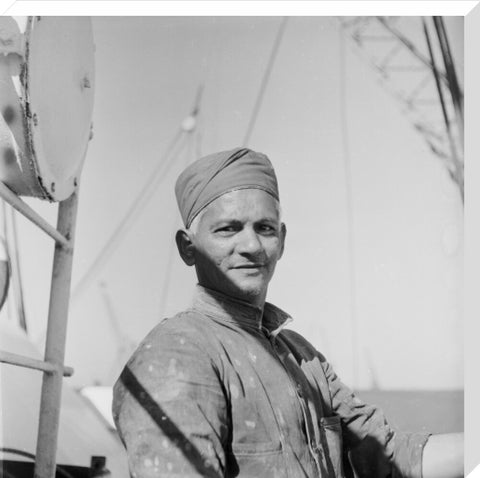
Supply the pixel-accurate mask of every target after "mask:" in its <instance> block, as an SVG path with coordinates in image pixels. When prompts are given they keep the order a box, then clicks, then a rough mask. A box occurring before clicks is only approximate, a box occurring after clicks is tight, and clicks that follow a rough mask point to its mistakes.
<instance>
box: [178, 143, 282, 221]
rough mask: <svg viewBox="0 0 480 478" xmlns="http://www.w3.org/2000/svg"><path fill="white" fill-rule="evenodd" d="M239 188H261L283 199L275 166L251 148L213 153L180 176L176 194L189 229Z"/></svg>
mask: <svg viewBox="0 0 480 478" xmlns="http://www.w3.org/2000/svg"><path fill="white" fill-rule="evenodd" d="M237 189H261V190H263V191H266V192H267V193H269V194H271V195H272V196H273V197H274V198H275V199H277V200H278V199H279V195H278V184H277V178H276V176H275V171H274V170H273V166H272V163H271V162H270V160H269V159H268V158H267V156H265V155H264V154H262V153H256V152H255V151H252V150H250V149H247V148H236V149H232V150H230V151H222V152H220V153H214V154H210V155H208V156H205V157H203V158H200V159H198V160H197V161H195V162H194V163H192V164H191V165H190V166H188V167H187V168H186V169H185V170H184V171H183V172H182V173H181V174H180V176H179V177H178V179H177V182H176V184H175V195H176V197H177V203H178V208H179V209H180V214H181V216H182V219H183V223H184V224H185V227H187V228H188V227H190V224H192V221H193V219H194V218H195V216H197V214H198V213H199V212H200V211H201V210H202V209H203V208H205V207H206V206H208V205H209V204H210V203H211V202H212V201H214V200H215V199H217V198H218V197H220V196H221V195H222V194H225V193H228V192H230V191H235V190H237Z"/></svg>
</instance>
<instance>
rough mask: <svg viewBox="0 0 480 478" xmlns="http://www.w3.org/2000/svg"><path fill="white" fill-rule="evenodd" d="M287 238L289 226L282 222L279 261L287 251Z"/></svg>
mask: <svg viewBox="0 0 480 478" xmlns="http://www.w3.org/2000/svg"><path fill="white" fill-rule="evenodd" d="M286 237H287V226H285V224H284V223H283V222H282V225H281V226H280V241H281V249H280V256H279V257H278V258H279V259H280V258H281V257H282V256H283V251H284V250H285V238H286Z"/></svg>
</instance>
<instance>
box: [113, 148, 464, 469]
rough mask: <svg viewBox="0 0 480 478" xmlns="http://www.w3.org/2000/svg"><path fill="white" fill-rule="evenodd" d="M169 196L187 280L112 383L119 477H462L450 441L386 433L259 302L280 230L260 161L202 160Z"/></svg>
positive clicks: (283, 318)
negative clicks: (188, 285)
mask: <svg viewBox="0 0 480 478" xmlns="http://www.w3.org/2000/svg"><path fill="white" fill-rule="evenodd" d="M175 192H176V195H177V201H178V204H179V208H180V212H181V215H182V218H183V221H184V224H185V229H182V230H180V231H178V232H177V235H176V241H177V246H178V250H179V253H180V255H181V257H182V259H183V261H184V262H185V263H186V264H187V265H188V266H194V267H195V270H196V274H197V278H198V287H197V291H196V296H195V299H194V302H193V305H192V306H191V308H189V309H187V310H186V311H184V312H181V313H179V314H177V315H176V316H175V317H173V318H170V319H166V320H164V321H163V322H161V323H160V324H159V325H158V326H157V327H155V328H154V329H153V330H152V331H151V332H150V334H149V335H148V336H147V337H146V338H145V339H144V341H143V342H142V343H141V344H140V346H139V348H138V349H137V351H136V352H135V353H134V355H133V357H132V358H131V359H130V361H129V362H128V364H127V365H126V367H125V369H124V371H123V372H122V375H121V376H120V378H119V380H118V382H117V384H116V385H115V389H114V403H113V413H114V418H115V422H116V424H117V428H118V431H119V433H120V437H121V439H122V441H123V443H124V444H125V446H126V448H127V452H128V455H129V463H130V469H131V473H132V476H135V477H137V478H147V477H154V476H155V477H156V476H162V477H163V476H168V477H193V476H208V477H236V476H238V477H279V478H280V477H293V478H297V477H322V478H324V477H328V478H333V477H343V476H353V474H352V467H353V469H354V470H355V473H356V475H357V476H359V477H365V478H366V477H369V478H370V477H388V476H392V477H409V478H414V477H415V478H416V477H418V478H421V477H422V473H423V477H424V478H429V477H431V476H432V477H433V476H436V477H443V476H445V477H450V476H451V477H454V476H462V460H463V458H462V454H461V436H454V435H452V436H449V435H439V436H435V437H430V436H429V435H428V434H421V433H417V434H412V433H410V434H409V433H400V432H398V431H395V430H393V429H392V428H391V427H390V426H389V425H388V423H387V422H386V420H385V418H384V415H383V414H382V412H381V411H380V410H378V409H377V408H376V407H372V406H368V405H366V404H364V403H363V402H362V401H361V400H359V399H358V398H357V397H355V395H354V394H353V393H352V392H351V391H350V390H349V389H348V388H347V387H346V386H345V385H343V384H342V382H341V381H340V380H339V378H338V377H337V375H336V374H335V372H334V371H333V370H332V368H331V366H330V365H329V364H328V362H327V361H326V360H325V358H324V357H323V356H322V355H321V354H320V353H319V352H318V351H316V350H315V348H314V347H313V346H312V345H311V344H310V343H309V342H307V341H306V340H305V339H304V338H303V337H301V336H300V335H298V334H296V333H295V332H293V331H290V330H286V329H285V328H284V327H285V325H287V323H288V322H289V321H290V320H291V319H290V317H289V316H288V315H287V314H286V313H285V312H283V311H282V310H280V309H278V308H277V307H275V306H273V305H272V304H269V303H267V302H266V301H265V300H266V295H267V289H268V284H269V282H270V280H271V278H272V276H273V273H274V270H275V265H276V263H277V261H278V260H279V259H280V258H281V256H282V254H283V250H284V244H285V236H286V228H285V225H284V224H283V223H282V222H281V220H280V205H279V195H278V186H277V180H276V176H275V172H274V170H273V167H272V165H271V163H270V161H269V159H268V158H267V157H266V156H265V155H263V154H260V153H256V152H254V151H251V150H249V149H246V148H237V149H234V150H232V151H225V152H221V153H217V154H213V155H210V156H207V157H205V158H202V159H200V160H198V161H197V162H195V163H193V164H192V165H190V166H189V167H188V168H187V169H186V170H185V171H184V172H183V173H182V174H181V175H180V177H179V178H178V180H177V184H176V189H175ZM422 458H423V459H422Z"/></svg>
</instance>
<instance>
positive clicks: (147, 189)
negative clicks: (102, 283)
mask: <svg viewBox="0 0 480 478" xmlns="http://www.w3.org/2000/svg"><path fill="white" fill-rule="evenodd" d="M183 133H184V132H183V131H182V129H179V130H178V131H177V133H176V134H175V136H174V138H173V140H172V141H171V142H170V144H169V145H168V147H167V149H166V151H165V153H164V155H163V156H162V158H161V159H160V161H159V162H158V165H157V166H156V168H155V170H154V171H153V173H152V174H151V175H150V176H149V179H148V181H147V183H146V185H145V186H144V187H143V188H142V190H141V191H140V194H139V195H138V196H137V197H136V198H135V200H134V202H133V203H132V205H131V206H130V208H129V210H128V211H127V213H126V214H125V216H124V217H123V219H122V220H121V221H120V223H119V224H118V226H117V227H116V228H115V230H114V231H113V233H112V234H111V235H110V237H109V239H108V240H107V242H106V243H105V244H104V246H103V247H102V249H101V250H100V252H99V253H98V255H97V257H96V258H95V259H94V260H93V262H92V263H91V265H90V267H89V268H88V270H87V272H86V273H85V274H84V275H83V276H82V278H81V279H80V280H79V281H78V282H77V284H76V286H75V288H74V289H73V292H72V301H74V300H75V299H77V298H78V296H79V295H80V294H81V293H82V292H83V290H84V289H85V287H86V286H87V284H88V283H89V282H90V280H91V279H92V278H93V277H94V276H95V274H96V273H97V271H98V270H99V269H100V268H101V267H103V265H104V264H105V262H106V261H107V259H108V258H109V257H110V255H111V254H112V252H113V251H114V249H115V247H116V246H117V245H118V243H119V240H120V238H121V236H122V235H123V234H125V233H126V231H127V230H128V229H127V228H128V226H129V225H130V223H131V222H132V221H133V220H134V219H135V218H136V217H137V213H138V212H139V210H140V209H141V207H143V206H144V204H145V202H146V201H148V199H149V198H150V197H151V196H152V194H153V193H154V192H155V190H156V187H157V183H158V182H159V181H160V180H162V179H163V178H164V177H165V175H166V174H167V172H168V171H169V170H170V167H171V166H172V164H173V163H174V159H175V157H176V155H174V156H173V157H172V159H171V160H169V158H170V156H171V155H172V154H173V151H174V148H175V147H176V146H177V144H178V143H179V141H180V140H181V139H182V138H183V137H184V134H183Z"/></svg>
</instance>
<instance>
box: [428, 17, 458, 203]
mask: <svg viewBox="0 0 480 478" xmlns="http://www.w3.org/2000/svg"><path fill="white" fill-rule="evenodd" d="M422 23H423V30H424V33H425V39H426V41H427V46H428V52H429V54H430V58H431V61H432V64H433V65H434V66H435V63H436V61H435V56H434V54H433V49H432V44H431V41H430V35H429V33H428V29H427V24H426V22H425V19H423V18H422ZM436 72H437V69H436V68H434V70H433V75H434V77H435V84H436V86H437V91H438V97H439V99H440V105H441V107H442V114H443V120H444V122H445V130H446V133H447V137H448V143H449V145H450V152H451V155H452V161H453V170H452V171H450V174H451V175H452V178H453V179H454V181H455V182H456V183H457V184H458V186H459V188H460V195H461V198H462V202H463V200H464V184H463V174H462V165H461V162H460V160H459V157H458V154H457V150H456V148H455V141H454V139H453V134H452V128H451V123H450V119H449V117H448V113H447V108H446V105H445V98H444V96H443V90H442V85H441V84H440V79H439V77H438V75H437V73H436Z"/></svg>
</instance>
